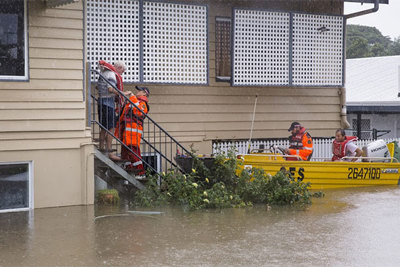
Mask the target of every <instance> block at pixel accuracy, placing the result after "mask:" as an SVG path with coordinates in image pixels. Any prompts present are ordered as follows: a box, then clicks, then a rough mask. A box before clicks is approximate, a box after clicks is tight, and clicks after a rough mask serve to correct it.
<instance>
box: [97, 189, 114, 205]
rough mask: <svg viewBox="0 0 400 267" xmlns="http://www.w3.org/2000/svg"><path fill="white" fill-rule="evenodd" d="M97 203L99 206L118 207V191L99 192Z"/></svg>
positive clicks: (106, 190) (105, 190)
mask: <svg viewBox="0 0 400 267" xmlns="http://www.w3.org/2000/svg"><path fill="white" fill-rule="evenodd" d="M96 201H97V203H99V204H109V205H117V204H119V201H120V198H119V194H118V191H117V190H115V189H104V190H99V191H97V195H96Z"/></svg>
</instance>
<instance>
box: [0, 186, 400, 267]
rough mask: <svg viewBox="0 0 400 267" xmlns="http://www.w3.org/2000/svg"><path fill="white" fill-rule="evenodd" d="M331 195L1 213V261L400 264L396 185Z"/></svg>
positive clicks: (16, 263) (399, 198)
mask: <svg viewBox="0 0 400 267" xmlns="http://www.w3.org/2000/svg"><path fill="white" fill-rule="evenodd" d="M325 194H326V195H325V197H324V198H322V199H314V203H313V205H311V206H310V207H309V208H307V209H296V208H288V207H272V208H271V209H268V208H267V207H266V206H257V207H253V208H247V209H224V210H210V211H196V212H184V211H182V209H180V208H162V209H153V210H157V211H162V212H164V213H163V214H161V215H157V214H153V215H147V214H132V213H126V207H120V208H112V207H102V208H100V207H99V208H96V207H93V206H88V207H86V206H76V207H64V208H51V209H37V210H35V211H33V212H19V213H3V214H0V266H55V265H57V266H66V265H68V266H102V265H111V266H275V265H279V266H287V265H295V266H309V265H312V266H399V264H400V189H399V188H398V187H390V188H388V187H384V188H367V189H365V188H364V189H360V188H357V189H351V190H334V191H333V190H330V191H325ZM112 214H114V215H116V216H103V215H112ZM118 214H119V215H118ZM96 216H97V219H95V217H96ZM100 216H101V217H100Z"/></svg>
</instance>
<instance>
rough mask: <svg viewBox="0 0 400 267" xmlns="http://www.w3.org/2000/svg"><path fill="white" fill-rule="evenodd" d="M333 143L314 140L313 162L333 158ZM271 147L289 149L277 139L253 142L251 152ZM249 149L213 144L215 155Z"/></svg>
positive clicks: (239, 144) (242, 142)
mask: <svg viewBox="0 0 400 267" xmlns="http://www.w3.org/2000/svg"><path fill="white" fill-rule="evenodd" d="M382 140H384V141H385V142H386V144H388V143H390V142H393V141H397V142H399V143H400V138H390V139H382ZM332 141H333V138H315V139H313V145H314V151H313V156H312V158H311V161H317V160H318V158H319V159H321V158H332ZM373 141H375V140H358V141H357V143H356V144H357V146H358V147H363V146H365V145H367V144H369V143H371V142H373ZM271 146H279V147H289V141H288V139H287V138H286V139H283V138H276V139H265V140H253V141H252V142H251V144H250V151H252V150H258V149H267V148H269V147H271ZM248 148H249V141H248V140H237V141H215V142H213V153H214V154H218V153H226V152H228V151H229V150H231V149H235V150H236V153H237V154H247V151H248Z"/></svg>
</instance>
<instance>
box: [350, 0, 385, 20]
mask: <svg viewBox="0 0 400 267" xmlns="http://www.w3.org/2000/svg"><path fill="white" fill-rule="evenodd" d="M378 10H379V0H375V3H374V7H373V8H370V9H367V10H363V11H359V12H356V13H351V14H348V15H344V17H345V19H350V18H354V17H358V16H362V15H367V14H370V13H374V12H376V11H378Z"/></svg>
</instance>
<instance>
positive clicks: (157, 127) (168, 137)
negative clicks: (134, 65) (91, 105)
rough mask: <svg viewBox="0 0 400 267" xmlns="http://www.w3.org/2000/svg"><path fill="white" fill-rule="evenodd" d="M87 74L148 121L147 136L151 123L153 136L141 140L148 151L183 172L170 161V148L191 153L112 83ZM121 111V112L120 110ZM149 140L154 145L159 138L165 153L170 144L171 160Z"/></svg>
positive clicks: (96, 72)
mask: <svg viewBox="0 0 400 267" xmlns="http://www.w3.org/2000/svg"><path fill="white" fill-rule="evenodd" d="M89 73H95V74H97V75H99V77H100V78H102V79H103V80H104V81H105V82H106V83H107V84H108V85H109V86H110V87H112V88H114V89H115V91H116V92H117V93H118V97H120V98H121V99H122V102H123V103H124V104H125V105H126V104H130V105H131V106H132V107H134V108H135V109H136V110H135V111H140V113H139V114H142V115H143V117H144V118H147V120H148V123H147V133H148V134H149V132H150V124H151V123H152V124H153V135H152V136H150V134H149V137H150V139H146V138H145V137H144V135H142V138H141V140H142V141H143V142H144V143H145V144H146V145H147V146H148V148H149V149H151V151H153V152H155V153H156V154H158V155H159V156H160V157H161V158H162V159H163V160H164V161H165V163H166V165H168V164H170V165H171V166H172V167H174V168H176V169H178V170H180V171H183V170H182V169H181V168H180V167H179V166H178V165H177V164H175V163H174V162H173V161H172V160H173V156H172V148H173V145H175V149H176V150H177V151H178V150H179V149H180V150H181V151H182V154H183V153H186V154H187V155H190V156H193V155H192V153H191V152H189V151H188V150H187V149H186V148H185V147H183V146H182V145H181V144H180V143H179V142H178V141H177V140H176V139H175V138H173V137H172V136H171V135H170V134H169V133H168V132H167V131H166V130H165V129H163V128H162V127H161V126H160V125H159V124H158V123H156V122H155V121H154V120H153V119H152V118H150V116H148V115H147V114H146V113H144V112H143V111H142V110H141V109H139V108H138V107H136V106H135V105H134V103H133V102H132V101H131V100H130V99H129V98H128V97H127V96H125V95H124V94H123V92H122V91H120V90H119V89H118V88H117V87H116V86H114V85H113V84H112V83H110V82H109V81H108V80H107V79H106V78H105V77H104V76H103V75H102V74H101V73H100V72H99V71H97V70H93V69H91V70H90V71H89ZM91 86H92V85H91V82H89V91H90V93H91V98H93V99H95V101H97V99H96V97H95V96H94V95H93V94H92V89H91ZM121 108H123V105H122V106H121ZM121 111H122V110H121ZM94 113H95V112H94ZM93 120H94V121H95V123H96V124H97V125H99V126H100V127H101V129H104V130H106V131H107V133H108V134H110V131H108V130H107V129H105V127H102V125H101V124H100V123H99V122H97V121H96V120H95V119H94V115H93ZM89 123H90V124H91V125H94V123H93V122H92V116H90V114H89ZM157 131H158V133H159V134H158V133H157ZM145 132H146V131H145ZM162 135H163V136H162ZM111 136H112V137H113V139H115V140H117V142H118V143H120V144H121V145H123V146H124V147H125V148H126V149H128V150H129V152H131V153H132V154H133V155H135V156H137V157H139V158H142V157H141V155H137V154H136V153H135V152H134V151H132V150H131V149H130V148H129V147H128V146H126V145H125V144H123V142H122V141H121V140H120V139H119V138H117V137H116V136H115V135H114V134H111ZM151 138H153V139H154V143H155V142H156V138H159V142H160V146H161V145H162V142H164V143H165V147H164V148H165V151H167V150H168V148H169V147H168V146H167V145H168V143H170V144H171V147H170V150H171V158H168V157H167V156H166V155H165V154H164V153H162V152H161V149H157V148H156V146H155V145H153V144H152V142H151V141H150V140H151ZM162 139H163V141H162ZM167 140H168V141H167ZM142 162H144V164H145V165H146V166H148V167H149V166H150V164H149V163H148V162H146V161H145V160H144V159H143V158H142ZM151 169H152V170H153V171H155V170H154V168H152V167H151Z"/></svg>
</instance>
